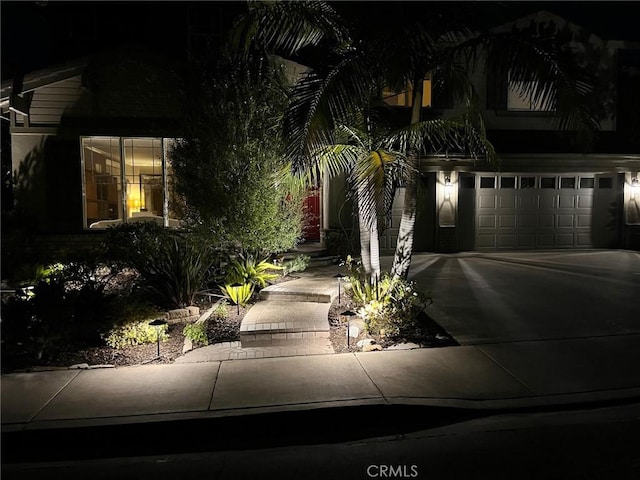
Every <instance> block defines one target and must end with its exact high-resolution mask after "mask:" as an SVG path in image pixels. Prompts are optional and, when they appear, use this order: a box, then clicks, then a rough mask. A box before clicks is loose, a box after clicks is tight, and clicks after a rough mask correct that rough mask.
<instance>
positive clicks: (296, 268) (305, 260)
mask: <svg viewBox="0 0 640 480" xmlns="http://www.w3.org/2000/svg"><path fill="white" fill-rule="evenodd" d="M310 260H311V257H310V256H308V255H298V256H297V257H295V258H293V259H292V260H289V261H288V262H285V263H284V265H283V266H282V274H283V275H289V274H290V273H293V272H304V271H305V270H306V269H307V267H308V266H309V261H310Z"/></svg>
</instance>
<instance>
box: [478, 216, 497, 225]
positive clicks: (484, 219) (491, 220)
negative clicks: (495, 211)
mask: <svg viewBox="0 0 640 480" xmlns="http://www.w3.org/2000/svg"><path fill="white" fill-rule="evenodd" d="M478 228H496V215H478Z"/></svg>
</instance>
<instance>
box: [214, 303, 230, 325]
mask: <svg viewBox="0 0 640 480" xmlns="http://www.w3.org/2000/svg"><path fill="white" fill-rule="evenodd" d="M211 315H212V316H213V317H215V318H219V319H221V320H225V319H226V318H227V317H228V316H229V312H228V311H227V301H226V300H225V299H224V298H223V299H222V300H220V301H219V302H218V303H217V304H216V306H215V307H214V308H213V313H212V314H211Z"/></svg>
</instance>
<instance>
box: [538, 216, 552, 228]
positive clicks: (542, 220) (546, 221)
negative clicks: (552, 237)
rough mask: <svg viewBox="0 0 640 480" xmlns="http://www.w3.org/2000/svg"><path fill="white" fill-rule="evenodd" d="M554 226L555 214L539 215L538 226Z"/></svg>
mask: <svg viewBox="0 0 640 480" xmlns="http://www.w3.org/2000/svg"><path fill="white" fill-rule="evenodd" d="M554 226H555V215H553V214H542V215H538V227H540V228H553V227H554Z"/></svg>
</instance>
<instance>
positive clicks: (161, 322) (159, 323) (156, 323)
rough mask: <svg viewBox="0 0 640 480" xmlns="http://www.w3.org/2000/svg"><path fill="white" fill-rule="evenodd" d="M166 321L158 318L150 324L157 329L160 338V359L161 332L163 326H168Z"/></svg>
mask: <svg viewBox="0 0 640 480" xmlns="http://www.w3.org/2000/svg"><path fill="white" fill-rule="evenodd" d="M166 324H167V322H166V320H163V319H162V318H156V319H155V320H154V321H153V322H149V325H151V326H152V327H156V336H157V337H158V358H160V330H161V329H162V326H163V325H166Z"/></svg>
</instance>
